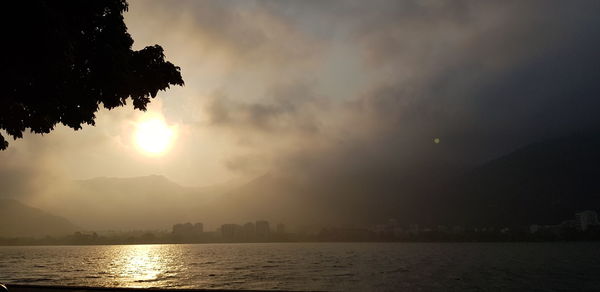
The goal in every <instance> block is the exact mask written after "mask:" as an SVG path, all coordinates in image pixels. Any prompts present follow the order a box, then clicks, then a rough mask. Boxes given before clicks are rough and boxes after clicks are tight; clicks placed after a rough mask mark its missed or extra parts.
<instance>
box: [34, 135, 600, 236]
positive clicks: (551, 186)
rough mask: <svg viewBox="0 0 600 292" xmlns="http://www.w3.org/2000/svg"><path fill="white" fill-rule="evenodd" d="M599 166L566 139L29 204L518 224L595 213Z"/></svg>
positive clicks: (120, 183)
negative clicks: (467, 161) (459, 164)
mask: <svg viewBox="0 0 600 292" xmlns="http://www.w3.org/2000/svg"><path fill="white" fill-rule="evenodd" d="M598 165H600V135H596V134H588V135H571V136H567V137H563V138H559V139H552V140H546V141H542V142H538V143H534V144H531V145H528V146H526V147H523V148H520V149H518V150H516V151H514V152H512V153H509V154H507V155H504V156H502V157H500V158H498V159H494V160H491V161H489V162H487V163H485V164H483V165H479V166H476V167H474V168H470V169H467V170H464V168H463V169H460V170H459V168H451V167H446V168H444V167H443V166H434V165H426V166H422V167H421V168H416V167H414V166H412V168H411V169H420V170H421V171H418V172H417V171H415V172H414V173H411V172H402V173H404V174H405V175H403V176H398V175H397V173H398V172H397V171H396V172H390V173H381V175H380V176H378V179H377V180H365V179H361V178H359V177H360V174H359V173H344V172H342V173H330V174H328V175H327V176H325V175H322V174H323V172H319V174H321V175H320V176H314V175H311V174H305V175H303V176H299V175H296V176H294V177H290V176H285V175H282V174H276V173H268V174H265V175H263V176H260V177H258V178H256V179H254V180H252V181H250V182H248V183H242V184H240V183H228V184H222V185H217V186H213V187H205V188H190V187H182V186H180V185H178V184H176V183H174V182H172V181H170V180H169V179H167V178H165V177H163V176H157V175H154V176H147V177H136V178H95V179H90V180H82V181H76V182H75V183H74V184H73V185H72V186H71V187H70V188H67V189H65V190H63V191H62V192H61V193H55V194H50V195H48V196H45V197H40V198H38V200H37V201H36V202H35V204H36V206H41V207H42V206H43V208H45V209H48V210H51V211H52V212H54V213H56V214H61V215H64V216H65V217H67V218H69V219H70V220H72V221H73V222H77V223H78V224H81V225H82V226H84V227H86V228H89V229H156V228H162V229H166V228H170V226H171V225H172V224H174V223H178V222H204V223H205V224H206V225H207V227H209V228H215V227H217V226H219V225H220V224H223V223H232V222H234V223H235V222H237V223H242V222H246V221H254V220H257V219H267V220H271V221H272V222H274V223H276V222H284V223H287V224H292V225H313V224H321V225H334V224H366V223H377V222H385V221H386V220H387V219H389V218H396V219H397V220H399V221H400V222H401V223H402V224H413V223H420V224H432V225H436V224H466V225H475V226H478V225H481V226H524V225H528V224H531V223H548V224H550V223H557V222H560V221H562V220H565V219H568V218H571V217H572V216H573V213H574V212H577V211H582V210H585V209H599V208H600V180H598V179H597V176H598V175H597V173H598V171H597V169H598ZM370 171H372V170H369V169H365V170H364V173H365V175H367V174H369V175H372V173H368V172H370ZM42 198H45V200H44V199H42ZM374 210H375V211H374Z"/></svg>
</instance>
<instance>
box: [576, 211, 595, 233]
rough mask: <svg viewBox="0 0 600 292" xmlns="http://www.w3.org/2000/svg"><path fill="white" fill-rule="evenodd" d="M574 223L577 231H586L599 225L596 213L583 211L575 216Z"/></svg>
mask: <svg viewBox="0 0 600 292" xmlns="http://www.w3.org/2000/svg"><path fill="white" fill-rule="evenodd" d="M575 221H576V222H577V225H576V226H577V230H579V231H586V230H588V228H590V226H597V225H600V223H599V222H598V213H596V212H594V211H590V210H587V211H583V212H579V213H576V214H575Z"/></svg>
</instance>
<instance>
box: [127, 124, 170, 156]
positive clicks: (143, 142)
mask: <svg viewBox="0 0 600 292" xmlns="http://www.w3.org/2000/svg"><path fill="white" fill-rule="evenodd" d="M134 139H135V144H136V145H137V147H138V148H139V149H140V150H141V151H143V152H144V153H146V154H149V155H152V156H157V155H161V154H164V153H165V152H167V151H168V150H169V148H170V147H171V145H172V144H173V141H174V139H175V129H174V127H169V126H168V125H167V124H166V123H165V121H164V120H163V119H160V118H156V117H154V118H150V119H146V120H142V121H141V122H139V123H138V124H137V126H136V130H135V137H134Z"/></svg>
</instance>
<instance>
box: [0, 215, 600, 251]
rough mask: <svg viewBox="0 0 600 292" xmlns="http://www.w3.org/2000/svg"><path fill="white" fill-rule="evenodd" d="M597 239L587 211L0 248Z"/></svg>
mask: <svg viewBox="0 0 600 292" xmlns="http://www.w3.org/2000/svg"><path fill="white" fill-rule="evenodd" d="M582 240H600V222H599V221H598V213H597V212H595V211H591V210H587V211H583V212H579V213H576V214H575V215H574V216H573V218H570V219H567V220H564V221H562V222H561V223H560V224H556V225H538V224H532V225H530V226H528V227H523V228H513V229H511V228H508V227H504V228H495V227H476V228H475V227H466V226H460V225H455V226H445V225H438V226H435V227H432V226H428V227H421V226H419V225H418V224H412V225H408V226H403V225H401V224H399V223H398V222H397V221H396V220H395V219H389V220H388V222H386V223H382V224H376V225H371V226H338V227H325V228H320V229H319V230H318V231H317V230H314V229H313V230H312V231H302V232H293V233H290V232H287V231H286V227H285V225H284V224H281V223H279V224H276V225H274V226H272V225H271V223H269V222H268V221H266V220H258V221H256V222H247V223H245V224H223V225H221V226H220V227H219V228H217V229H216V230H212V231H206V230H204V224H202V223H178V224H175V225H173V227H172V229H171V230H170V231H110V232H75V233H73V234H71V235H67V236H63V237H51V236H46V237H43V238H33V237H19V238H2V237H0V245H103V244H182V243H261V242H262V243H264V242H394V241H405V242H437V241H439V242H445V241H448V242H450V241H456V242H469V241H473V242H484V241H582Z"/></svg>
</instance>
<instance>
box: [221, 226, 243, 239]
mask: <svg viewBox="0 0 600 292" xmlns="http://www.w3.org/2000/svg"><path fill="white" fill-rule="evenodd" d="M221 236H222V238H223V240H226V241H237V240H240V239H241V238H242V237H243V228H242V226H240V225H237V224H223V225H221Z"/></svg>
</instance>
